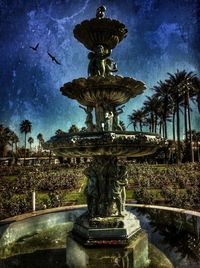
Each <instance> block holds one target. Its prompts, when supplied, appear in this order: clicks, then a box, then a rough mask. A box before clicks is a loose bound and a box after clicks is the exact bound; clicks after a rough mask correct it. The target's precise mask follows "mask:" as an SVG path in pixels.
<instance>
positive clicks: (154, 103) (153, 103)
mask: <svg viewBox="0 0 200 268" xmlns="http://www.w3.org/2000/svg"><path fill="white" fill-rule="evenodd" d="M146 98H147V100H146V101H144V113H145V114H146V115H149V117H150V122H151V132H155V133H156V132H157V123H158V109H159V102H158V99H157V97H156V96H155V95H153V96H150V97H149V96H147V97H146Z"/></svg>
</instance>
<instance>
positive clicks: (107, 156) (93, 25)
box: [45, 6, 162, 267]
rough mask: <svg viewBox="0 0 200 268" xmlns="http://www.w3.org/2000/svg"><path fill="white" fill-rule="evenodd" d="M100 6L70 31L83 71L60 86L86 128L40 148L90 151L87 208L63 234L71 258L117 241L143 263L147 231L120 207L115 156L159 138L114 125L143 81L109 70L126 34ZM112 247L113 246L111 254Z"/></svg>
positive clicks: (122, 178) (122, 168)
mask: <svg viewBox="0 0 200 268" xmlns="http://www.w3.org/2000/svg"><path fill="white" fill-rule="evenodd" d="M105 11H106V8H105V6H101V7H99V8H98V9H97V12H96V18H94V19H91V20H85V21H83V22H82V23H81V24H78V25H76V26H75V28H74V37H75V38H76V39H77V40H78V41H79V42H81V43H82V44H83V45H84V46H85V47H86V48H87V49H89V50H90V52H89V53H88V59H89V64H88V77H87V78H78V79H75V80H73V81H72V82H68V83H66V84H64V85H63V87H61V89H60V90H61V92H62V94H63V95H64V96H66V97H68V98H71V99H75V100H77V101H78V103H79V104H80V105H79V107H80V108H81V109H83V110H84V112H85V113H86V120H85V124H86V131H84V132H79V133H75V134H71V133H70V134H69V133H62V134H61V135H59V136H54V137H52V138H51V139H50V140H49V141H48V142H47V143H46V144H45V148H46V149H50V150H51V151H53V152H54V153H56V154H57V155H58V156H64V157H81V156H82V157H93V159H92V161H91V162H90V165H89V167H87V168H86V169H85V171H84V175H85V176H86V177H87V178H88V182H87V186H86V189H85V194H86V196H87V207H88V210H87V211H86V212H85V213H84V214H82V215H81V216H80V217H79V218H78V219H77V220H76V222H75V224H74V227H73V230H72V232H71V235H70V237H69V238H68V245H69V248H73V251H74V252H78V253H77V258H78V256H79V255H80V254H79V253H80V252H83V251H84V252H85V254H86V255H90V256H91V255H92V253H91V252H92V249H91V247H94V246H95V247H96V246H102V245H103V246H105V245H106V246H108V245H115V246H116V245H121V246H124V247H125V248H126V249H128V250H129V251H130V252H135V253H134V254H133V255H134V257H133V259H134V261H133V263H140V265H141V267H144V266H145V265H146V264H145V263H148V240H147V235H146V233H145V232H143V231H142V230H141V226H140V222H139V220H138V219H137V218H136V216H134V215H133V214H132V213H131V212H128V211H126V209H125V200H126V191H125V187H126V185H127V171H126V165H125V164H124V163H123V161H121V160H120V157H128V156H134V157H140V156H144V155H149V154H152V153H154V152H155V151H156V150H157V149H158V148H159V147H160V146H161V143H162V139H161V137H160V136H159V135H156V134H152V133H138V132H129V131H123V129H122V126H121V125H120V120H119V116H120V114H121V113H123V112H124V109H125V103H126V102H128V101H129V100H130V99H131V98H134V97H136V96H137V95H139V94H142V93H143V91H144V89H145V85H144V83H143V82H141V81H137V80H135V79H133V78H131V77H122V76H119V75H113V74H114V73H116V72H117V71H118V70H117V64H116V63H115V62H114V60H113V59H112V58H111V57H110V56H111V53H112V49H114V48H115V47H116V46H117V45H118V44H119V43H120V42H121V41H122V40H123V39H124V38H126V36H127V33H128V31H127V29H126V27H125V25H124V24H123V23H121V22H119V21H117V20H113V19H110V18H107V17H105ZM93 111H94V112H93ZM93 114H94V115H95V120H94V118H93ZM84 246H85V247H86V246H87V247H90V249H86V248H85V249H84V248H83V247H84ZM75 247H76V250H74V248H75ZM88 250H89V252H90V253H88V252H86V251H88ZM113 251H114V248H112V253H113ZM69 252H70V251H69V250H68V255H67V262H68V265H69V266H72V267H78V264H77V265H75V263H74V262H76V261H77V258H73V263H71V259H70V257H69V256H70V253H69ZM96 252H97V251H96V250H95V254H96ZM118 252H119V249H116V252H115V253H113V254H114V255H115V254H118ZM101 253H102V251H101ZM116 258H117V257H116ZM69 260H70V261H69ZM136 266H137V267H139V266H138V265H136Z"/></svg>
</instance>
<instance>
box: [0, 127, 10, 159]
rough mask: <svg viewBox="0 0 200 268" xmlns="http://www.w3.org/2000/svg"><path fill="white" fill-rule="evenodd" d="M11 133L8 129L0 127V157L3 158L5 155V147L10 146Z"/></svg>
mask: <svg viewBox="0 0 200 268" xmlns="http://www.w3.org/2000/svg"><path fill="white" fill-rule="evenodd" d="M12 133H13V132H12V131H11V130H10V129H9V128H8V127H5V126H4V125H2V124H1V125H0V155H2V156H3V157H5V156H6V154H7V145H11V136H12Z"/></svg>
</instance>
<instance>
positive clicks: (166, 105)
mask: <svg viewBox="0 0 200 268" xmlns="http://www.w3.org/2000/svg"><path fill="white" fill-rule="evenodd" d="M153 90H154V91H155V94H154V97H155V98H157V100H158V105H157V114H158V116H159V118H160V133H161V128H162V127H163V136H164V137H165V138H167V136H168V135H167V119H168V118H169V116H170V115H171V113H172V108H173V102H172V96H171V87H170V84H169V82H168V81H167V80H165V82H162V81H159V82H158V85H156V86H154V87H153Z"/></svg>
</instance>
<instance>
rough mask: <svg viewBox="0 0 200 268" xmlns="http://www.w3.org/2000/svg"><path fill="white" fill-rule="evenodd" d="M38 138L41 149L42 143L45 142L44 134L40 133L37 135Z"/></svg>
mask: <svg viewBox="0 0 200 268" xmlns="http://www.w3.org/2000/svg"><path fill="white" fill-rule="evenodd" d="M37 139H38V141H39V149H41V145H42V144H43V143H44V138H43V135H42V134H41V133H39V134H38V135H37Z"/></svg>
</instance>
